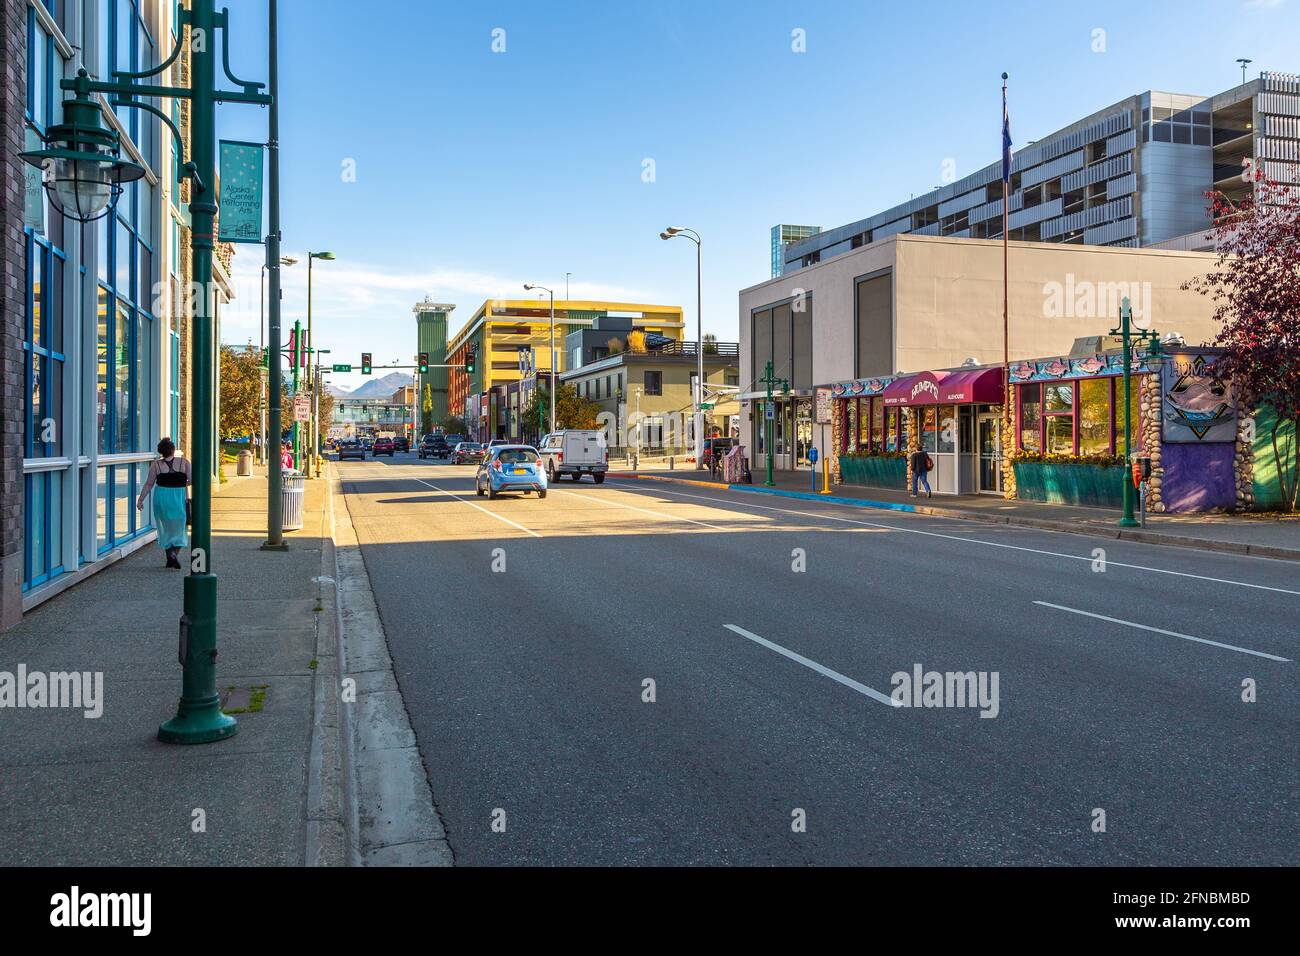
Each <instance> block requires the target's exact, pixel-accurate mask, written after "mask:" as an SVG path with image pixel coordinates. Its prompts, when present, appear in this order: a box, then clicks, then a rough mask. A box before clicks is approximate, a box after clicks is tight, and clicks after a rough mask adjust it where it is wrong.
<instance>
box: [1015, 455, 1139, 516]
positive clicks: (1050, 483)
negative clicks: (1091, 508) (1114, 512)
mask: <svg viewBox="0 0 1300 956" xmlns="http://www.w3.org/2000/svg"><path fill="white" fill-rule="evenodd" d="M1012 468H1014V469H1015V473H1016V497H1017V498H1022V499H1024V500H1025V501H1045V502H1048V503H1050V504H1054V505H1096V506H1098V507H1103V508H1120V507H1122V506H1123V504H1124V482H1125V480H1126V479H1127V477H1128V474H1129V472H1128V469H1126V468H1125V467H1124V466H1123V465H1087V464H1082V463H1080V464H1074V463H1069V462H1046V461H1017V462H1013V463H1012Z"/></svg>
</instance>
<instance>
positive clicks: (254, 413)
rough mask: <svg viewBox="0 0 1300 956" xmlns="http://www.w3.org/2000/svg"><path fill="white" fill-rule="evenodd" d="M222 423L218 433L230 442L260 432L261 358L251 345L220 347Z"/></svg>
mask: <svg viewBox="0 0 1300 956" xmlns="http://www.w3.org/2000/svg"><path fill="white" fill-rule="evenodd" d="M220 355H221V422H220V424H219V425H218V427H217V432H218V434H219V435H220V437H221V438H224V439H227V440H231V439H235V438H244V437H249V436H252V435H254V434H256V433H257V432H258V430H259V429H260V428H261V416H260V414H259V404H260V400H261V395H262V361H261V355H260V354H259V353H258V351H257V349H255V348H254V347H253V345H252V343H249V344H248V345H243V346H235V345H223V346H221V352H220Z"/></svg>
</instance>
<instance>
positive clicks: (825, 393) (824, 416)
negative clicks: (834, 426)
mask: <svg viewBox="0 0 1300 956" xmlns="http://www.w3.org/2000/svg"><path fill="white" fill-rule="evenodd" d="M830 423H831V390H830V389H829V388H818V389H817V424H819V425H829V424H830Z"/></svg>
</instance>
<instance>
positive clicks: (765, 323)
mask: <svg viewBox="0 0 1300 956" xmlns="http://www.w3.org/2000/svg"><path fill="white" fill-rule="evenodd" d="M1009 251H1010V259H1009V263H1010V265H1009V283H1008V288H1009V300H1010V322H1009V351H1010V357H1011V359H1012V361H1015V360H1017V359H1035V358H1041V357H1043V356H1050V355H1064V354H1066V353H1068V352H1069V350H1070V348H1071V346H1072V345H1073V344H1074V342H1075V340H1076V339H1080V338H1085V337H1089V336H1103V335H1105V334H1106V333H1107V332H1109V331H1110V329H1111V328H1112V327H1114V326H1115V325H1116V324H1117V321H1118V314H1119V302H1120V300H1121V299H1122V298H1124V297H1126V296H1127V297H1128V298H1129V299H1130V300H1131V302H1132V305H1133V310H1134V319H1135V322H1137V323H1138V324H1139V325H1142V326H1143V327H1149V328H1153V329H1155V330H1156V331H1158V332H1159V333H1160V334H1161V336H1162V337H1163V336H1167V335H1170V334H1173V333H1177V334H1178V335H1180V336H1182V338H1183V339H1184V340H1185V341H1186V342H1187V343H1188V344H1189V345H1195V344H1200V343H1203V342H1209V341H1211V340H1212V339H1213V338H1214V336H1215V334H1216V331H1217V330H1216V324H1215V322H1214V320H1213V317H1212V313H1213V308H1212V303H1211V302H1210V300H1209V299H1207V298H1206V297H1204V296H1201V295H1198V294H1196V293H1195V292H1191V291H1184V290H1183V288H1182V286H1183V283H1185V282H1186V281H1187V280H1188V279H1191V278H1193V277H1195V276H1198V275H1203V274H1204V273H1206V272H1207V271H1209V269H1210V268H1211V267H1212V265H1213V263H1214V255H1213V254H1210V253H1202V252H1185V251H1175V250H1163V249H1127V248H1116V247H1103V246H1080V245H1064V244H1049V243H1034V242H1012V243H1011V244H1010V248H1009ZM1002 294H1003V255H1002V243H1001V242H999V241H996V240H983V239H959V238H945V237H930V236H916V235H895V236H890V237H888V238H886V239H882V240H881V241H879V242H876V243H872V244H871V245H867V246H863V247H861V248H859V249H857V250H855V251H852V252H849V253H846V254H844V255H840V256H836V257H835V258H833V259H830V260H829V261H826V262H823V263H820V264H817V265H813V266H810V267H808V268H805V269H801V270H799V271H797V272H795V273H792V274H789V275H785V276H782V277H779V278H776V279H772V280H769V281H767V282H763V283H760V284H758V285H755V286H751V287H750V288H747V289H743V290H742V291H741V292H740V302H739V307H740V308H739V311H740V315H739V319H740V381H741V395H740V398H741V402H742V410H741V437H742V441H743V442H744V443H745V444H746V445H747V446H748V447H749V448H750V449H751V453H750V458H751V460H752V461H753V462H755V463H756V464H757V463H758V461H759V458H760V456H761V455H763V454H765V451H764V448H763V441H762V438H763V436H762V435H761V434H760V431H761V429H758V428H757V424H758V423H759V422H760V421H761V420H762V417H763V416H762V413H761V411H760V408H759V405H758V404H756V402H755V399H760V398H762V397H763V395H764V392H765V386H764V384H763V383H762V381H761V379H762V378H763V377H764V369H765V367H766V363H767V362H768V361H771V362H772V364H773V370H774V377H776V378H783V379H787V380H789V383H790V388H791V391H790V394H789V396H788V397H781V398H780V399H779V400H778V401H777V402H776V412H775V419H774V442H773V444H774V451H775V454H776V466H777V467H778V468H800V467H808V463H807V452H808V448H809V446H810V445H812V444H814V443H817V442H819V441H820V440H821V439H820V438H819V437H818V436H816V435H815V434H814V427H813V425H814V422H813V418H814V411H813V394H814V393H813V389H814V387H815V386H817V385H825V384H828V383H832V382H843V381H845V380H850V379H857V378H865V377H874V376H891V375H894V374H896V373H910V372H921V371H927V370H932V369H950V368H956V367H959V366H961V365H963V364H970V363H968V360H970V359H973V360H974V363H973V364H975V365H988V364H996V363H1000V362H1002V360H1003V323H1002Z"/></svg>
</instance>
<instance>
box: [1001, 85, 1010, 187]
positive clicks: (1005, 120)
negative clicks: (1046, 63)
mask: <svg viewBox="0 0 1300 956" xmlns="http://www.w3.org/2000/svg"><path fill="white" fill-rule="evenodd" d="M1002 181H1003V182H1004V183H1006V184H1007V185H1008V186H1010V185H1011V117H1010V116H1009V115H1008V113H1007V75H1006V74H1005V73H1003V74H1002Z"/></svg>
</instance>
